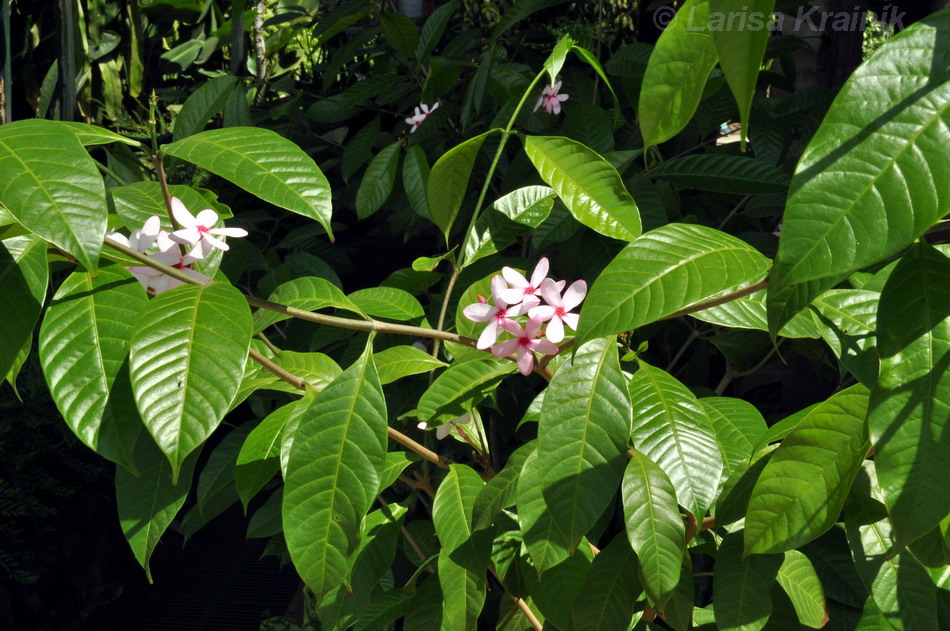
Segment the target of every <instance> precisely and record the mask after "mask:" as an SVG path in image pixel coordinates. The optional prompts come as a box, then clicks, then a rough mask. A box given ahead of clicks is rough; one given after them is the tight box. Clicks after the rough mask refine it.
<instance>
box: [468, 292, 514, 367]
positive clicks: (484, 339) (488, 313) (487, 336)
mask: <svg viewBox="0 0 950 631" xmlns="http://www.w3.org/2000/svg"><path fill="white" fill-rule="evenodd" d="M506 289H508V286H507V285H506V284H505V279H504V278H502V277H501V276H495V277H493V278H492V279H491V294H492V300H493V301H494V302H495V304H494V305H490V304H488V302H487V301H485V299H484V298H482V297H481V296H479V301H478V302H476V303H474V304H471V305H469V306H467V307H465V309H463V310H462V313H463V314H464V315H465V317H466V318H468V319H469V320H472V321H473V322H487V323H488V326H486V327H485V330H484V331H482V334H481V335H480V336H479V337H478V343H477V344H476V347H477V348H479V349H481V350H485V349H487V348H488V347H490V346H491V345H492V344H494V343H495V340H497V339H498V334H499V333H501V331H500V330H499V329H500V328H501V327H502V326H503V325H504V323H505V322H507V321H509V320H510V319H511V318H513V317H515V316H518V315H521V314H522V313H523V311H522V305H520V304H516V305H513V306H511V303H512V302H517V301H514V300H513V301H511V302H509V301H508V300H506V299H505V297H504V296H503V295H502V293H501V292H502V291H504V290H506ZM519 300H520V299H519Z"/></svg>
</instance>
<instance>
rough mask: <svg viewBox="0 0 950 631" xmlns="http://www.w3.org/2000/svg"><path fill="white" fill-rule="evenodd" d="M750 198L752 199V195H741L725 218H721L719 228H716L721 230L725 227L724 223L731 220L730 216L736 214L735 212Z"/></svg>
mask: <svg viewBox="0 0 950 631" xmlns="http://www.w3.org/2000/svg"><path fill="white" fill-rule="evenodd" d="M750 199H752V196H751V195H746V196H745V197H743V198H742V199H740V200H739V203H738V204H736V205H735V207H734V208H733V209H732V210H731V211H729V214H728V215H726V218H725V219H723V220H722V223H720V224H719V228H718V229H719V230H722V229H723V228H725V227H726V224H727V223H729V222H730V221H731V220H732V218H733V217H735V216H736V214H737V213H738V212H739V211H740V210H742V207H743V206H745V205H746V204H747V203H749V200H750Z"/></svg>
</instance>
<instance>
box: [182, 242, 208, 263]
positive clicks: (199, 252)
mask: <svg viewBox="0 0 950 631" xmlns="http://www.w3.org/2000/svg"><path fill="white" fill-rule="evenodd" d="M212 250H214V247H213V246H212V245H211V244H210V243H209V242H208V241H207V240H206V239H202V240H201V241H199V242H198V243H196V244H195V247H193V248H191V251H190V252H188V254H186V255H185V259H187V260H184V263H185V264H186V265H187V264H190V263H193V262H195V261H203V260H204V259H205V258H206V257H207V256H208V255H209V254H211V251H212Z"/></svg>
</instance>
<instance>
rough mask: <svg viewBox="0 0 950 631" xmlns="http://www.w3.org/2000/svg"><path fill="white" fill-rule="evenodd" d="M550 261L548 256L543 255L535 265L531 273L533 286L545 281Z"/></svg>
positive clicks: (538, 285)
mask: <svg viewBox="0 0 950 631" xmlns="http://www.w3.org/2000/svg"><path fill="white" fill-rule="evenodd" d="M549 267H550V263H548V257H546V256H542V257H541V258H540V259H539V260H538V264H537V265H535V266H534V272H532V273H531V286H532V287H540V286H541V282H542V281H544V277H545V276H547V275H548V268H549Z"/></svg>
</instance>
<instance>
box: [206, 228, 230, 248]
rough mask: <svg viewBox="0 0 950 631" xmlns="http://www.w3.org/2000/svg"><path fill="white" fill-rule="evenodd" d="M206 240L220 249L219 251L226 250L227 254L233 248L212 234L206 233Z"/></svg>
mask: <svg viewBox="0 0 950 631" xmlns="http://www.w3.org/2000/svg"><path fill="white" fill-rule="evenodd" d="M204 240H205V241H207V242H208V243H210V244H211V245H213V246H214V247H216V248H218V249H219V250H224V251H225V252H227V251H228V250H230V249H231V247H230V246H229V245H228V244H227V243H225V242H224V241H222V240H220V239H218V238H217V237H215V236H214V235H212V234H211V233H210V232H206V233H205V234H204Z"/></svg>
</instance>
